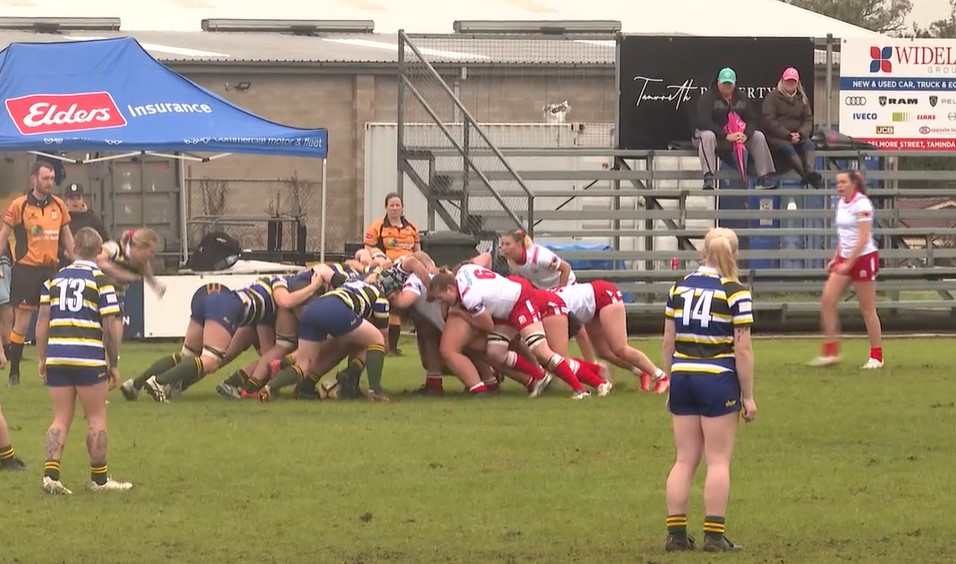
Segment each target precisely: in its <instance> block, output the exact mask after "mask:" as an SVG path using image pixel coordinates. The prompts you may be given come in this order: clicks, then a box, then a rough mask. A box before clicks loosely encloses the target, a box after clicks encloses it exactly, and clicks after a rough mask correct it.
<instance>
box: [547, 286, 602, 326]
mask: <svg viewBox="0 0 956 564" xmlns="http://www.w3.org/2000/svg"><path fill="white" fill-rule="evenodd" d="M554 293H555V294H557V295H558V296H559V297H560V298H561V299H562V300H563V301H564V305H566V306H567V307H568V312H570V313H571V314H572V315H574V317H576V318H577V320H578V321H580V322H581V323H587V322H589V321H591V319H593V318H594V314H595V313H596V312H597V304H595V303H594V288H593V287H592V286H591V285H590V284H574V285H571V286H565V287H564V288H558V289H557V290H555V292H554Z"/></svg>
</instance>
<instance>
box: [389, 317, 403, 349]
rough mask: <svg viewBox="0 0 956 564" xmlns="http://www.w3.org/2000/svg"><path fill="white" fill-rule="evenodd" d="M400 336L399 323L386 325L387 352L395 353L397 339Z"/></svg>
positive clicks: (400, 328) (400, 327)
mask: <svg viewBox="0 0 956 564" xmlns="http://www.w3.org/2000/svg"><path fill="white" fill-rule="evenodd" d="M401 336H402V326H401V324H396V325H389V326H388V352H390V353H392V354H396V353H397V352H398V340H399V339H400V338H401Z"/></svg>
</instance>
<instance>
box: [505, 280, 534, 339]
mask: <svg viewBox="0 0 956 564" xmlns="http://www.w3.org/2000/svg"><path fill="white" fill-rule="evenodd" d="M508 279H509V280H511V281H512V282H517V283H519V284H521V294H519V295H518V300H517V301H515V305H514V307H513V308H511V313H509V314H508V318H507V319H495V320H494V321H495V323H500V324H505V325H510V326H512V327H514V328H515V329H517V330H518V331H521V330H522V329H524V328H525V327H528V326H529V325H534V324H535V323H540V322H541V316H540V315H539V314H538V308H537V306H536V305H535V299H534V294H535V289H534V286H532V285H531V283H530V282H528V281H527V280H524V279H523V278H518V277H517V276H515V277H511V276H509V277H508Z"/></svg>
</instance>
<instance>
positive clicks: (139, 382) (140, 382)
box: [133, 353, 183, 390]
mask: <svg viewBox="0 0 956 564" xmlns="http://www.w3.org/2000/svg"><path fill="white" fill-rule="evenodd" d="M182 360H183V355H181V354H179V353H176V354H172V355H169V356H164V357H163V358H161V359H159V360H157V361H156V362H154V363H153V364H152V366H150V367H149V368H147V369H146V371H145V372H143V373H142V374H140V375H139V376H137V377H136V378H134V379H133V387H134V388H136V389H137V390H142V389H143V386H145V385H146V380H149V378H150V376H158V375H160V374H162V373H163V372H166V371H167V370H172V369H173V368H174V367H175V366H176V365H177V364H179V363H180V362H182Z"/></svg>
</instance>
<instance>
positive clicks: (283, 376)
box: [269, 365, 305, 392]
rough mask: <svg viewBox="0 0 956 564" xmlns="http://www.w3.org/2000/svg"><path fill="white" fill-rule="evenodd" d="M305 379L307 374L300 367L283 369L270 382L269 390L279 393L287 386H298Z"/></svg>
mask: <svg viewBox="0 0 956 564" xmlns="http://www.w3.org/2000/svg"><path fill="white" fill-rule="evenodd" d="M304 377H305V373H304V372H302V369H301V368H299V367H298V366H294V365H293V366H290V367H288V368H283V369H282V370H280V371H279V372H277V373H276V375H275V376H274V377H273V378H272V380H270V381H269V389H270V390H272V391H273V392H277V391H279V390H281V389H282V388H284V387H286V386H291V385H293V384H298V383H299V382H301V381H302V378H304Z"/></svg>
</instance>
